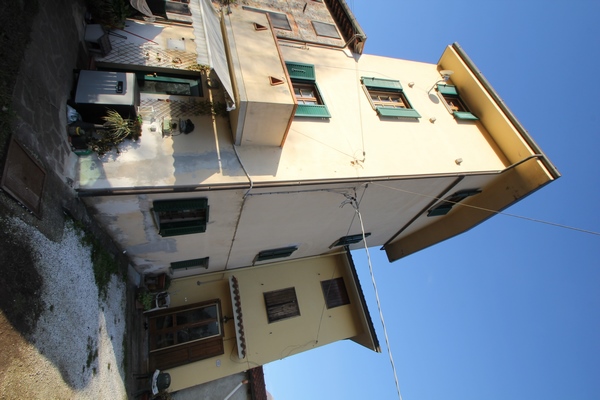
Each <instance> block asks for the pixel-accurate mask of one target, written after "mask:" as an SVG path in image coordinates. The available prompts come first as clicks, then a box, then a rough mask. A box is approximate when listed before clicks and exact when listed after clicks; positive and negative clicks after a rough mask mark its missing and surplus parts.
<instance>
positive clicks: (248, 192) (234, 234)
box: [225, 143, 254, 270]
mask: <svg viewBox="0 0 600 400" xmlns="http://www.w3.org/2000/svg"><path fill="white" fill-rule="evenodd" d="M233 152H234V153H235V156H236V157H237V159H238V161H239V163H240V165H241V167H242V169H243V170H244V173H245V174H246V177H247V178H248V182H249V183H250V187H249V188H248V190H246V193H244V196H243V197H242V205H241V206H240V212H239V213H238V218H237V221H236V223H235V229H234V230H233V237H232V238H231V246H229V252H228V253H227V261H225V270H227V266H228V265H229V259H230V257H231V252H232V251H233V244H234V243H235V238H236V237H237V232H238V228H239V226H240V220H241V219H242V213H243V212H244V206H245V205H246V199H247V198H248V195H249V194H250V191H251V190H252V188H253V187H254V181H252V177H251V176H250V174H249V173H248V170H247V169H246V167H245V166H244V163H243V162H242V159H241V157H240V155H239V153H238V151H237V148H236V145H235V143H234V144H233Z"/></svg>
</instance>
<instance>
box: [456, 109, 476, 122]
mask: <svg viewBox="0 0 600 400" xmlns="http://www.w3.org/2000/svg"><path fill="white" fill-rule="evenodd" d="M453 114H454V118H456V119H464V120H470V121H477V120H478V119H479V118H477V117H476V116H474V115H473V114H471V113H470V112H468V111H454V113H453Z"/></svg>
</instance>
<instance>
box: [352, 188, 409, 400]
mask: <svg viewBox="0 0 600 400" xmlns="http://www.w3.org/2000/svg"><path fill="white" fill-rule="evenodd" d="M352 205H353V207H354V210H355V212H356V214H357V215H358V220H359V221H360V229H361V231H362V236H363V243H364V245H365V252H366V253H367V262H368V264H369V272H370V274H371V281H372V282H373V289H374V290H375V299H376V300H377V310H378V311H379V319H380V320H381V325H382V326H383V336H384V337H385V345H386V347H387V351H388V356H389V358H390V364H391V365H392V372H393V374H394V382H395V384H396V391H397V392H398V399H399V400H402V395H401V394H400V383H399V382H398V374H397V373H396V365H395V364H394V357H393V356H392V349H391V348H390V340H389V338H388V334H387V329H386V327H385V321H384V319H383V311H382V310H381V302H380V301H379V292H378V291H377V284H376V283H375V274H374V273H373V264H372V263H371V254H370V253H369V246H368V245H367V236H366V234H365V226H364V224H363V220H362V215H361V214H360V209H359V207H358V202H356V199H355V201H354V202H353V204H352Z"/></svg>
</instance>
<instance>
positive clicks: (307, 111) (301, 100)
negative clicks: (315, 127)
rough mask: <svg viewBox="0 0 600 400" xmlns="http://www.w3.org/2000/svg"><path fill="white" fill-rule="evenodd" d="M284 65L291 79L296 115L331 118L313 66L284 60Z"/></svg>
mask: <svg viewBox="0 0 600 400" xmlns="http://www.w3.org/2000/svg"><path fill="white" fill-rule="evenodd" d="M285 65H286V67H287V70H288V74H289V75H290V79H291V80H292V86H293V87H294V96H296V101H297V102H298V108H297V109H296V116H297V117H309V118H331V114H329V110H328V109H327V106H326V105H325V102H324V101H323V97H322V96H321V93H320V92H319V87H318V86H317V81H316V74H315V66H314V65H312V64H304V63H299V62H286V63H285Z"/></svg>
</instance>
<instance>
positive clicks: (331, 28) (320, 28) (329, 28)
mask: <svg viewBox="0 0 600 400" xmlns="http://www.w3.org/2000/svg"><path fill="white" fill-rule="evenodd" d="M312 25H313V28H314V29H315V32H316V34H317V35H318V36H325V37H330V38H334V39H341V38H340V34H339V33H338V31H337V28H336V27H335V25H333V24H327V23H325V22H318V21H312Z"/></svg>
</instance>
